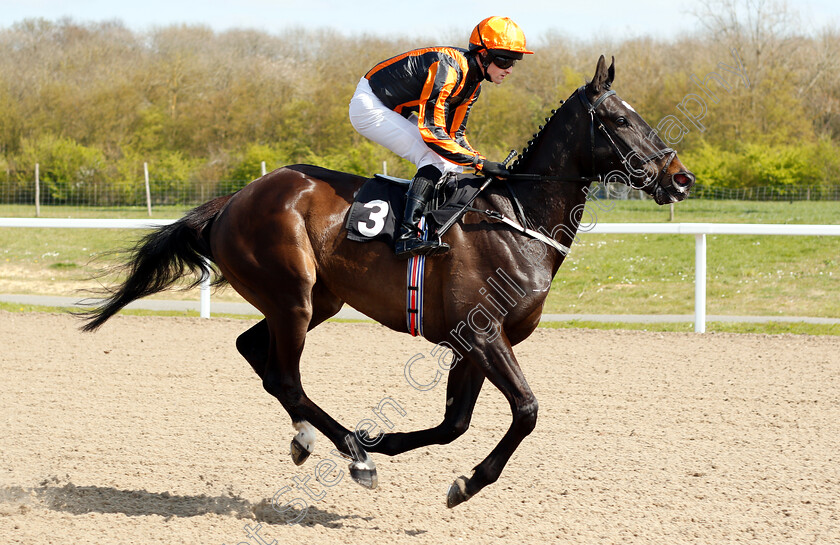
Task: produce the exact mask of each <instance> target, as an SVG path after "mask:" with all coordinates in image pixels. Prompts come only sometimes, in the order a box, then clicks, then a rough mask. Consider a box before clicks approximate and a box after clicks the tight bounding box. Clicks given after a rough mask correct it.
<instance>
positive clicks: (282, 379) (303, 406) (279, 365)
mask: <svg viewBox="0 0 840 545" xmlns="http://www.w3.org/2000/svg"><path fill="white" fill-rule="evenodd" d="M287 308H288V310H287V311H286V312H284V313H282V314H280V315H277V314H275V315H273V316H271V317H269V318H267V320H268V328H269V332H270V338H271V343H270V349H269V356H268V362H267V364H266V366H265V368H264V371H263V374H262V379H263V387H264V388H265V389H266V391H267V392H268V393H270V394H271V395H273V396H274V397H276V398H277V399H278V400H279V401H280V403H281V404H282V405H283V407H284V408H285V409H286V411H287V412H288V413H289V414H290V415H291V416H292V420H293V422H294V423H295V424H297V426H296V428H297V429H298V430H299V431H298V436H296V439H299V440H300V442H301V443H303V446H305V443H304V441H305V440H306V439H307V435H308V432H309V431H310V430H309V428H308V427H307V426H306V424H305V423H306V422H308V423H310V424H312V425H313V426H315V428H317V429H318V430H319V431H320V432H321V433H323V434H324V435H325V436H326V437H327V438H328V439H329V440H330V441H332V442H333V444H334V445H335V446H336V448H337V449H338V451H339V452H341V453H342V454H343V455H345V456H346V457H347V458H348V459H351V460H352V462H351V463H350V476H351V477H352V478H353V480H355V481H356V482H358V483H359V484H361V485H362V486H364V487H366V488H376V486H377V476H376V466H375V464H374V463H373V460H371V459H370V456H368V454H367V452H366V451H365V450H364V448H362V446H361V444H360V443H359V441H358V440H357V439H356V437H355V435H354V434H353V433H352V432H350V431H349V430H347V429H346V428H345V427H343V426H342V425H341V424H339V423H338V422H336V420H335V419H333V418H332V417H331V416H330V415H329V414H327V413H326V412H325V411H324V410H323V409H321V408H320V407H318V405H316V404H315V403H314V402H313V401H312V400H311V399H310V398H309V397H308V396H307V395H306V393H305V392H304V391H303V386H302V385H301V381H300V356H301V353H302V352H303V344H304V339H305V337H306V331H307V325H308V323H309V317H308V316H305V310H304V309H302V308H300V307H298V308H294V307H287ZM304 318H305V319H304ZM293 455H294V450H293ZM304 459H305V457H304Z"/></svg>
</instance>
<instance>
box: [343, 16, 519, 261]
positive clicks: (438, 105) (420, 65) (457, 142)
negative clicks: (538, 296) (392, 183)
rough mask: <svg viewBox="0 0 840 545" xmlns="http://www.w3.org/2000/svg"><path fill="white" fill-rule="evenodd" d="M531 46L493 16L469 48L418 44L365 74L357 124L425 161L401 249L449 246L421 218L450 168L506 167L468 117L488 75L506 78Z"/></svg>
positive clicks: (500, 170)
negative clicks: (483, 144) (476, 144)
mask: <svg viewBox="0 0 840 545" xmlns="http://www.w3.org/2000/svg"><path fill="white" fill-rule="evenodd" d="M532 53H533V51H528V50H527V49H526V48H525V34H524V33H523V32H522V29H521V28H519V25H517V24H516V23H514V22H513V21H511V20H510V19H508V18H507V17H488V18H487V19H484V20H483V21H481V22H480V23H478V25H476V27H475V29H473V31H472V35H471V36H470V41H469V49H468V50H465V49H461V48H456V47H427V48H422V49H415V50H412V51H408V52H407V53H403V54H402V55H397V56H396V57H392V58H390V59H388V60H385V61H383V62H381V63H379V64H377V65H376V66H374V67H373V68H372V69H371V70H370V71H369V72H368V73H367V74H365V76H364V77H363V78H362V79H361V80H360V81H359V85H358V86H357V87H356V92H355V94H354V95H353V98H352V100H351V101H350V122H351V123H352V124H353V127H354V128H355V129H356V130H357V131H359V133H361V134H362V135H363V136H365V137H367V138H369V139H370V140H373V141H374V142H376V143H378V144H381V145H383V146H385V147H386V148H388V149H389V150H391V151H393V152H394V153H396V154H397V155H399V156H400V157H403V158H404V159H408V160H409V161H411V162H412V163H414V164H415V165H416V166H417V168H418V170H417V174H415V176H414V179H413V180H412V181H411V185H410V186H409V188H408V193H407V194H406V205H405V211H404V213H403V218H402V223H401V225H400V232H399V235H398V238H397V241H396V245H395V252H396V255H397V257H409V256H411V255H433V254H439V253H444V252H446V251H448V250H449V245H448V244H446V243H442V242H440V241H437V240H429V241H424V240H422V239H421V238H420V237H421V233H420V229H419V228H418V226H417V223H418V222H419V221H420V217H421V216H422V214H423V209H424V208H425V206H426V202H427V201H428V200H429V198H430V197H431V195H432V191H433V189H434V187H435V184H437V182H438V181H439V180H440V178H441V177H442V176H443V175H444V174H446V173H449V172H461V171H462V170H463V167H471V168H474V169H475V170H476V172H481V173H483V174H484V175H486V176H504V175H506V174H507V170H506V169H505V168H504V165H502V164H501V163H496V162H493V161H488V160H487V159H486V158H485V157H484V156H483V155H482V154H480V153H479V152H477V151H476V150H475V149H473V147H472V146H471V145H470V143H469V142H468V141H467V138H466V134H465V130H466V124H467V117H468V116H469V113H470V109H471V108H472V105H473V104H474V103H475V101H476V99H478V95H479V93H480V91H481V82H482V80H485V79H486V80H487V81H491V82H493V83H495V84H497V85H498V84H500V83H502V81H503V80H504V79H505V78H506V77H507V76H508V75H509V74H510V73H511V71H512V70H513V65H514V64H515V63H516V61H517V60H520V59H522V56H523V55H524V54H532Z"/></svg>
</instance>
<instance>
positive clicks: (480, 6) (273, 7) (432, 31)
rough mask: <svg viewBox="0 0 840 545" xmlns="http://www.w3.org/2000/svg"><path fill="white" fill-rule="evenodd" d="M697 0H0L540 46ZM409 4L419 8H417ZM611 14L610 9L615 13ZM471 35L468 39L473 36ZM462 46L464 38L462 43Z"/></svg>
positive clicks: (148, 17)
mask: <svg viewBox="0 0 840 545" xmlns="http://www.w3.org/2000/svg"><path fill="white" fill-rule="evenodd" d="M697 4H698V1H697V0H691V1H686V0H666V1H662V0H658V1H657V0H638V1H637V0H599V1H597V2H580V1H568V0H520V1H519V2H510V1H505V2H501V1H497V0H483V1H476V0H458V1H457V2H454V1H452V0H446V1H441V0H425V1H423V2H418V3H412V4H408V3H407V2H401V1H399V0H371V1H362V0H201V1H198V0H144V1H142V2H139V1H136V0H0V28H6V27H9V26H11V25H12V24H14V23H16V22H19V21H21V20H23V19H26V18H37V17H40V18H44V19H49V20H57V19H60V18H62V17H70V18H71V19H73V20H75V21H76V22H91V21H103V20H113V19H119V20H121V21H122V22H123V23H124V24H125V25H126V26H128V27H129V28H131V29H133V30H140V31H142V30H148V29H150V28H153V27H156V26H157V27H159V26H168V25H171V24H181V23H186V24H201V25H206V26H209V27H211V28H212V29H214V30H218V31H222V30H226V29H230V28H253V29H257V30H263V31H266V32H272V33H273V32H279V31H281V30H283V29H285V28H288V27H295V26H297V27H304V28H308V29H314V28H324V27H329V28H333V29H337V30H339V31H341V32H342V33H344V34H346V35H354V34H356V35H358V34H373V35H380V36H383V37H395V36H417V37H423V38H432V39H435V38H442V37H449V36H457V35H459V34H464V33H466V34H467V35H468V34H469V32H470V30H472V28H473V27H474V26H475V24H476V23H477V22H478V21H480V20H481V19H483V18H484V17H487V16H490V15H506V16H508V17H510V18H512V19H513V20H514V21H516V22H517V23H519V25H520V26H521V27H522V28H523V29H524V30H525V34H526V36H527V37H528V38H529V40H532V42H533V45H539V42H540V40H541V39H542V38H543V37H544V36H545V35H546V34H547V33H549V32H552V31H554V32H558V33H560V34H561V35H565V36H568V37H572V38H577V39H581V40H585V39H586V37H587V36H591V35H593V34H594V35H597V36H598V37H599V38H604V37H609V36H611V37H614V38H616V39H624V38H628V37H636V36H643V35H646V36H652V37H658V38H664V39H672V38H675V37H678V36H679V35H680V34H681V33H691V32H693V31H695V30H697V29H698V23H697V19H696V17H695V16H694V15H692V13H691V10H692V9H693V6H696V5H697ZM406 5H413V6H415V8H414V12H411V11H410V10H409V9H406V8H405V6H406ZM788 6H790V7H792V8H794V9H795V10H797V11H799V12H800V15H801V18H802V23H803V25H804V27H805V28H806V30H814V29H819V28H820V27H822V26H824V25H826V24H833V25H835V26H836V25H838V24H839V23H840V2H838V1H837V0H805V1H800V2H788ZM607 14H609V15H607ZM465 41H466V38H465ZM454 45H458V44H454Z"/></svg>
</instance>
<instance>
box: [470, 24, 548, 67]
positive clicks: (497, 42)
mask: <svg viewBox="0 0 840 545" xmlns="http://www.w3.org/2000/svg"><path fill="white" fill-rule="evenodd" d="M479 49H486V50H487V51H489V52H490V53H491V54H493V55H501V56H505V57H509V58H512V59H516V60H519V59H521V58H522V55H532V54H533V53H534V52H533V51H529V50H528V49H526V48H525V33H524V32H522V29H521V28H519V25H517V24H516V23H514V22H513V21H511V20H510V19H509V18H507V17H497V16H494V17H488V18H487V19H484V20H483V21H481V22H480V23H478V24H477V25H475V28H474V29H473V31H472V34H471V35H470V51H475V50H479Z"/></svg>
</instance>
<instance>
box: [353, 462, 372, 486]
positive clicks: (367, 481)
mask: <svg viewBox="0 0 840 545" xmlns="http://www.w3.org/2000/svg"><path fill="white" fill-rule="evenodd" d="M350 476H351V477H353V480H354V481H356V482H357V483H359V484H360V485H362V486H364V487H365V488H368V489H370V490H373V489H374V488H376V487H377V486H378V485H379V479H378V478H377V477H376V468H375V467H374V468H368V467H361V465H360V464H359V463H358V462H353V463H352V464H350Z"/></svg>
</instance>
